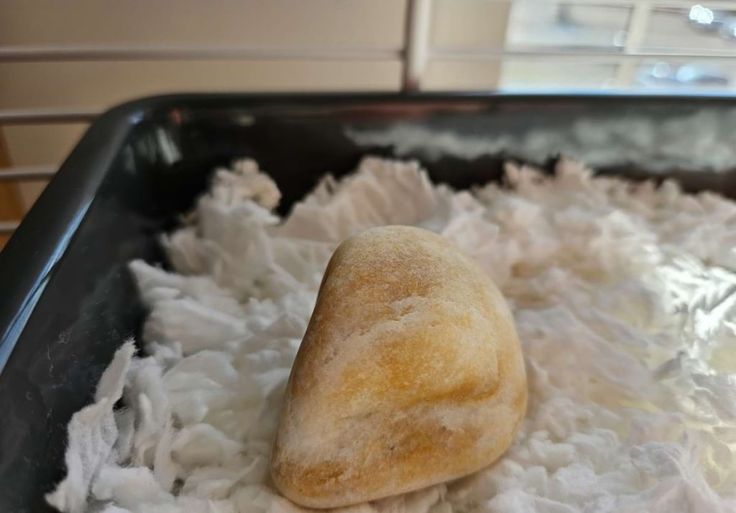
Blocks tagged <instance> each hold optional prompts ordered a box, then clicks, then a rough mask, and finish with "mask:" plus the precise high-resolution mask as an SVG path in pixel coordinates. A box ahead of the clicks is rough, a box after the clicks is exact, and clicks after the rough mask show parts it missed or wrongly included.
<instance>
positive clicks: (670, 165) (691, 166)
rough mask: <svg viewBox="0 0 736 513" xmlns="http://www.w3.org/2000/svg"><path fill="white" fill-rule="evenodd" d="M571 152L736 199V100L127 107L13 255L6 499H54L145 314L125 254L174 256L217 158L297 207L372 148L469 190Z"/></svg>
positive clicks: (340, 99)
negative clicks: (69, 433) (120, 353)
mask: <svg viewBox="0 0 736 513" xmlns="http://www.w3.org/2000/svg"><path fill="white" fill-rule="evenodd" d="M560 152H563V153H566V154H571V155H573V156H575V157H578V158H581V159H583V160H587V161H588V162H590V163H591V164H593V165H594V166H596V168H597V169H598V171H599V172H601V173H610V174H623V175H624V176H627V177H630V178H632V179H637V180H638V179H645V178H653V179H656V180H662V179H664V178H666V177H674V178H675V179H677V180H679V181H680V182H681V183H682V185H683V187H684V188H686V189H687V190H691V191H698V190H702V189H710V190H715V191H718V192H720V193H722V194H724V195H727V196H731V197H735V196H736V98H730V97H722V96H718V97H717V96H713V97H703V96H699V97H687V96H632V95H617V96H603V95H594V94H576V95H535V96H532V95H509V94H499V95H475V94H438V95H417V96H405V95H387V94H379V95H354V94H353V95H243V94H235V95H230V94H219V95H175V96H163V97H155V98H148V99H143V100H140V101H134V102H131V103H127V104H125V105H122V106H120V107H117V108H114V109H112V110H110V111H109V112H107V113H106V114H104V115H103V116H101V117H100V118H99V119H98V120H97V121H96V122H95V123H94V124H93V125H92V126H91V127H90V128H89V130H88V131H87V133H86V134H85V136H84V137H83V138H82V140H81V141H80V142H79V144H78V145H77V147H76V148H75V149H74V151H73V152H72V153H71V155H70V156H69V158H68V159H67V160H66V162H65V163H64V165H63V166H62V167H61V170H60V171H59V172H58V174H57V175H56V177H55V178H54V179H53V181H52V182H51V183H50V184H49V186H48V187H47V188H46V190H45V191H44V193H43V194H42V196H41V197H40V199H39V200H38V202H37V203H36V205H35V206H34V207H33V209H32V210H31V211H30V213H29V214H28V215H27V216H26V218H25V220H24V221H23V223H22V224H21V225H20V227H19V228H18V230H17V231H16V233H15V234H14V235H13V237H12V239H11V240H10V242H9V243H8V245H7V247H6V248H5V250H4V251H3V252H2V253H1V254H0V294H1V296H0V297H1V299H0V511H3V512H9V513H10V512H14V513H15V512H18V513H20V512H26V511H34V512H37V511H46V510H48V507H47V506H45V504H44V500H43V494H44V493H45V492H47V491H49V490H50V489H51V488H52V486H53V484H54V483H55V482H56V481H58V480H59V479H60V478H62V477H63V474H64V467H63V456H64V446H65V436H66V424H67V422H68V421H69V419H70V417H71V415H72V413H74V412H75V411H76V410H78V409H80V408H81V407H83V406H84V405H85V404H87V403H89V402H90V400H91V398H92V394H93V390H94V386H95V384H96V382H97V380H98V378H99V377H100V374H101V373H102V371H103V369H104V368H105V366H106V365H107V363H108V362H109V360H110V359H111V356H112V354H113V352H114V350H115V349H116V347H117V346H118V345H119V344H120V343H121V342H122V340H123V339H124V338H126V337H129V336H137V335H138V334H139V332H140V328H141V324H142V320H143V318H144V315H145V312H144V310H143V308H142V306H141V304H140V302H139V300H138V297H137V295H136V291H135V289H134V287H133V283H132V281H131V279H130V277H129V276H128V274H127V272H126V268H125V265H126V262H128V261H130V260H131V259H134V258H143V259H146V260H148V261H153V262H161V263H162V264H163V265H166V264H165V262H164V258H163V254H162V252H161V249H160V248H159V244H158V243H157V240H158V239H157V234H159V233H160V232H161V231H163V230H167V229H170V228H172V227H173V226H175V225H176V223H177V220H178V218H179V217H178V216H179V215H180V214H181V213H183V212H185V211H186V210H187V209H188V208H190V207H191V206H192V204H193V201H194V199H195V198H196V196H197V195H198V194H199V193H201V192H202V191H203V190H204V189H205V187H206V184H207V180H208V175H209V173H210V172H211V170H212V169H213V168H214V167H215V166H216V165H221V164H227V163H229V162H230V161H231V160H233V159H234V158H236V157H242V156H250V157H253V158H255V159H256V160H257V161H258V162H259V164H260V165H261V167H262V168H263V169H265V170H267V171H268V172H269V173H270V174H271V175H272V176H273V178H274V179H275V181H276V182H277V183H278V185H279V187H280V188H281V190H282V192H283V200H282V204H281V206H280V209H281V210H282V211H283V212H286V211H288V209H289V208H290V206H291V205H292V204H293V203H294V201H296V200H298V199H299V198H301V197H303V196H304V195H305V193H307V192H308V191H309V190H310V188H311V187H312V186H314V185H315V184H316V182H317V180H318V178H319V177H320V176H321V175H323V174H325V173H327V172H330V173H333V174H336V175H341V174H345V173H348V172H350V171H351V170H352V169H353V167H354V166H355V165H356V164H357V162H358V161H359V159H360V158H361V156H363V155H365V154H368V153H372V154H379V155H385V156H396V157H400V158H416V159H419V160H420V161H421V162H422V163H423V164H424V166H425V167H426V168H427V169H428V171H429V173H430V174H431V176H432V178H433V179H434V180H435V181H439V182H446V183H449V184H450V185H452V186H454V187H457V188H463V187H469V186H472V185H473V184H476V183H483V182H486V181H488V180H497V179H499V178H500V177H501V175H502V170H503V162H504V161H505V160H507V159H514V160H519V161H527V162H531V163H535V164H538V165H540V166H543V167H545V168H547V169H551V166H552V164H553V163H554V161H555V159H557V158H558V156H559V154H560Z"/></svg>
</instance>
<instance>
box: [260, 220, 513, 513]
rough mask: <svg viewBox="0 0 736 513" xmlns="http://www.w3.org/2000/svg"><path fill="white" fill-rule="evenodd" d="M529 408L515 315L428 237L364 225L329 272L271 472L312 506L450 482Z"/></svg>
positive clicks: (498, 446) (492, 453) (497, 451)
mask: <svg viewBox="0 0 736 513" xmlns="http://www.w3.org/2000/svg"><path fill="white" fill-rule="evenodd" d="M526 400H527V385H526V375H525V371H524V361H523V357H522V354H521V349H520V346H519V341H518V339H517V335H516V331H515V329H514V323H513V318H512V316H511V313H510V312H509V309H508V307H507V305H506V302H505V301H504V298H503V297H502V296H501V294H500V292H499V291H498V289H497V288H496V286H495V285H494V284H493V283H492V282H491V280H490V279H489V278H488V276H487V275H485V274H484V273H483V272H482V271H481V270H480V269H479V268H478V267H477V266H476V265H475V264H474V263H473V262H472V261H471V260H470V259H468V258H466V257H465V256H464V255H462V254H461V253H460V252H459V251H458V250H457V249H456V248H454V247H453V246H451V245H450V244H449V243H447V242H446V241H445V240H444V239H442V238H441V237H440V236H438V235H435V234H433V233H431V232H428V231H426V230H421V229H418V228H411V227H406V226H386V227H381V228H374V229H371V230H368V231H366V232H364V233H362V234H360V235H357V236H355V237H352V238H350V239H348V240H346V241H344V242H343V243H342V244H341V245H340V246H339V247H338V248H337V250H336V251H335V253H334V255H333V256H332V259H331V260H330V263H329V265H328V266H327V270H326V272H325V276H324V279H323V281H322V286H321V287H320V291H319V296H318V298H317V304H316V306H315V308H314V312H313V313H312V318H311V320H310V322H309V326H308V328H307V332H306V334H305V335H304V340H303V341H302V344H301V347H300V348H299V352H298V354H297V356H296V360H295V362H294V366H293V368H292V370H291V376H290V378H289V383H288V386H287V390H286V397H285V402H284V407H283V410H282V412H281V419H280V424H279V427H278V432H277V436H276V441H275V444H274V450H273V454H272V458H271V474H272V477H273V480H274V483H275V484H276V486H277V487H278V489H279V490H280V491H281V492H282V493H283V494H284V495H285V496H286V497H287V498H289V499H291V500H292V501H293V502H295V503H297V504H300V505H302V506H307V507H312V508H332V507H340V506H347V505H350V504H356V503H360V502H364V501H370V500H373V499H379V498H382V497H387V496H390V495H396V494H399V493H404V492H409V491H412V490H416V489H419V488H423V487H426V486H429V485H432V484H436V483H439V482H442V481H448V480H451V479H455V478H458V477H461V476H464V475H466V474H469V473H472V472H475V471H477V470H479V469H481V468H483V467H486V466H488V465H490V464H491V463H493V462H494V461H495V460H496V459H497V458H498V457H499V456H500V455H501V454H502V453H503V452H504V451H505V450H506V449H507V448H508V447H509V445H510V444H511V443H512V440H513V438H514V435H515V433H516V431H517V429H518V427H519V425H520V423H521V421H522V418H523V416H524V412H525V409H526Z"/></svg>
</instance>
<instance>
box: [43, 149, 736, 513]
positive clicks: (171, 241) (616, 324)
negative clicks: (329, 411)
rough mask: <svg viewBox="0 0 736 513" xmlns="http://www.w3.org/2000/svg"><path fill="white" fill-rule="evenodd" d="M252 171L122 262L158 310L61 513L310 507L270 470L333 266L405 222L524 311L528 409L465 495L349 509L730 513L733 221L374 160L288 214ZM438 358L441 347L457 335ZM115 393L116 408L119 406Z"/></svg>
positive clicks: (720, 203)
mask: <svg viewBox="0 0 736 513" xmlns="http://www.w3.org/2000/svg"><path fill="white" fill-rule="evenodd" d="M279 196H280V195H279V191H278V189H277V188H276V186H275V184H274V183H273V182H272V181H271V180H270V179H269V178H268V177H267V176H266V175H265V174H262V173H260V172H259V171H258V168H257V166H256V164H255V163H254V162H252V161H241V162H238V163H236V164H235V165H234V166H233V168H232V169H230V170H225V169H221V170H218V171H217V173H216V175H215V177H214V180H213V184H212V186H211V189H210V191H209V192H208V193H207V194H206V195H204V196H202V197H201V198H200V199H199V202H198V204H197V207H196V209H195V211H194V212H193V213H192V215H191V216H189V218H188V220H187V224H186V225H185V226H184V227H183V228H181V229H179V230H177V231H176V232H174V233H173V234H171V235H170V236H167V237H165V239H164V244H165V247H166V250H167V252H168V255H169V258H170V261H171V263H172V266H173V268H174V269H175V272H166V271H164V270H161V269H159V268H156V267H153V266H151V265H149V264H147V263H145V262H142V261H135V262H132V263H131V264H130V269H131V271H132V273H133V275H134V277H135V279H136V281H137V284H138V287H139V289H140V294H141V297H142V299H143V301H144V303H145V305H146V306H147V307H148V308H149V309H150V315H149V317H148V320H147V321H146V323H145V327H144V335H143V341H142V342H143V347H144V349H143V351H142V354H140V355H139V356H134V350H135V349H134V346H133V343H132V342H126V343H125V344H124V345H123V346H122V348H121V349H120V350H119V351H118V352H117V353H116V355H115V358H114V360H113V362H112V363H111V364H110V367H109V368H108V369H107V371H106V372H105V374H104V375H103V377H102V379H101V381H100V384H99V386H98V390H97V394H96V396H95V403H94V404H92V405H90V406H87V407H86V408H84V409H83V410H81V411H79V412H78V413H77V414H75V415H74V417H73V418H72V421H71V422H70V424H69V446H68V449H67V455H66V464H67V477H66V479H65V480H64V481H63V482H61V483H60V484H59V486H58V488H57V489H56V490H55V491H54V492H53V493H51V494H49V495H48V496H47V499H48V501H49V503H50V504H52V505H53V506H55V507H57V508H58V509H60V510H61V511H64V512H70V513H79V512H92V511H94V512H104V513H143V512H156V513H168V512H172V513H174V512H182V513H183V512H187V513H198V512H202V513H205V512H206V513H236V512H243V513H300V512H303V511H304V510H303V509H302V508H300V507H298V506H296V505H294V504H292V503H291V502H289V501H288V500H286V499H284V498H283V497H280V496H279V494H278V493H277V492H276V491H275V489H274V488H273V486H272V485H271V483H270V479H269V472H268V462H269V454H270V450H271V442H272V437H273V434H274V431H275V428H276V424H277V422H278V413H279V406H280V402H281V400H282V395H283V391H284V386H285V383H286V380H287V378H288V375H289V370H290V367H291V363H292V360H293V358H294V355H295V353H296V350H297V348H298V346H299V343H300V340H301V337H302V335H303V334H304V331H305V329H306V325H307V321H308V319H309V316H310V314H311V311H312V308H313V306H314V302H315V299H316V294H317V290H318V288H319V283H320V279H321V277H322V273H323V270H324V268H325V266H326V263H327V260H328V259H329V256H330V255H331V253H332V251H333V250H334V249H335V247H336V246H337V244H338V243H339V242H340V241H341V240H342V239H344V238H345V237H347V236H349V235H351V234H354V233H357V232H359V231H361V230H364V229H366V228H369V227H371V226H377V225H384V224H412V225H418V226H422V227H425V228H428V229H430V230H433V231H436V232H438V233H440V234H442V235H443V236H444V237H446V238H447V239H449V240H450V241H452V242H453V243H454V244H456V245H457V246H458V247H459V248H460V249H461V250H463V251H465V252H466V253H467V254H468V255H470V256H471V257H472V258H474V259H475V260H476V261H477V262H478V263H479V264H480V266H481V267H482V268H483V269H484V270H485V271H487V272H488V273H489V274H490V275H491V276H492V277H493V279H494V280H495V281H496V283H497V284H498V285H499V287H501V289H502V290H503V292H504V294H505V296H506V297H507V298H508V300H509V302H510V304H511V307H512V309H513V311H514V315H515V319H516V323H517V327H518V331H519V335H520V338H521V340H522V344H523V350H524V354H525V358H526V362H527V368H528V374H529V386H530V402H529V409H528V413H527V417H526V420H525V422H524V424H523V427H522V430H521V432H520V434H519V436H518V439H517V441H516V443H515V444H514V445H513V446H512V448H511V449H510V450H509V451H508V453H507V454H506V455H505V456H504V457H503V458H502V459H501V460H500V461H499V462H498V463H497V464H495V465H493V466H491V467H490V468H488V469H486V470H483V471H481V472H479V473H477V474H476V475H473V476H470V477H468V478H465V479H462V480H460V481H458V482H454V483H449V484H443V485H439V486H434V487H431V488H429V489H426V490H421V491H418V492H415V493H411V494H406V495H402V496H397V497H393V498H389V499H385V500H381V501H376V502H373V503H370V504H361V505H358V506H353V507H349V508H343V509H342V513H532V512H549V513H573V512H585V513H608V512H610V513H640V512H652V513H673V512H702V513H726V512H733V511H736V273H735V272H734V271H736V249H735V248H736V204H735V203H733V202H731V201H728V200H726V199H723V198H721V197H719V196H717V195H715V194H711V193H702V194H698V195H687V194H683V193H682V192H681V191H680V190H679V189H678V187H677V186H676V185H675V184H674V183H672V182H665V183H664V184H663V185H662V186H661V187H658V188H657V187H655V186H654V185H652V184H651V183H642V184H638V185H634V184H631V183H627V182H625V181H622V180H618V179H615V178H601V177H593V176H592V174H591V173H590V172H589V171H587V170H586V169H584V168H583V167H581V166H580V165H579V164H577V163H574V162H571V161H562V162H561V163H560V164H559V166H558V169H557V170H556V174H555V176H554V177H545V176H543V175H542V174H541V173H540V172H538V171H536V170H534V169H530V168H525V167H521V168H520V167H516V166H513V165H510V166H508V169H507V173H506V184H505V186H503V187H501V186H498V185H496V184H488V185H486V186H484V187H482V188H479V189H477V190H474V191H470V192H468V191H453V190H452V189H450V188H449V187H447V186H444V185H433V184H432V183H431V182H430V180H429V179H428V177H427V175H426V173H425V172H424V171H423V170H422V169H421V167H420V166H419V165H418V164H416V163H411V162H410V163H404V162H395V161H387V160H380V159H377V158H366V159H365V160H364V161H363V162H362V163H361V164H360V166H359V168H358V169H357V171H356V173H355V174H353V175H352V176H349V177H347V178H345V179H342V180H340V181H336V180H334V179H332V178H330V177H327V178H325V179H324V180H323V181H322V183H321V184H320V185H319V186H318V187H317V189H316V190H315V191H314V192H313V193H312V194H310V195H309V196H308V197H307V198H306V199H305V200H304V201H302V202H301V203H299V204H298V205H296V206H295V208H294V209H293V211H292V213H291V214H290V215H289V216H288V217H287V218H285V219H280V218H279V217H278V216H277V215H276V214H275V213H274V212H273V208H274V207H275V206H276V204H277V203H278V201H279ZM448 343H451V341H448ZM121 398H122V403H123V404H124V407H123V408H118V409H113V406H114V405H115V403H116V402H118V401H119V400H120V399H121Z"/></svg>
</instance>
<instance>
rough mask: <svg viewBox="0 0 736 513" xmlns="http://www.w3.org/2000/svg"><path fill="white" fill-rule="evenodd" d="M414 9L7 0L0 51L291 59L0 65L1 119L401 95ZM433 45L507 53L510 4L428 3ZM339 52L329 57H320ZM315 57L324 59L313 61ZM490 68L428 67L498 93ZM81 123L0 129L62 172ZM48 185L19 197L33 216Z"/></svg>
mask: <svg viewBox="0 0 736 513" xmlns="http://www.w3.org/2000/svg"><path fill="white" fill-rule="evenodd" d="M406 2H407V0H308V1H302V0H268V1H266V0H208V1H202V0H156V1H150V0H64V1H59V0H2V1H0V48H6V49H7V48H15V49H33V48H35V49H47V48H50V49H54V48H55V49H59V48H62V49H63V48H70V49H80V48H81V49H90V50H97V51H103V50H105V49H121V48H123V49H129V50H130V49H132V50H135V49H145V48H157V49H166V50H171V51H174V52H176V51H186V50H188V49H193V48H194V49H209V50H217V49H218V48H219V49H228V50H230V51H232V50H234V49H265V50H268V51H270V52H275V53H283V54H284V55H285V54H294V55H295V57H294V58H290V59H286V58H283V57H281V58H272V59H253V58H250V59H248V58H225V59H223V58H221V59H210V58H204V57H200V58H189V59H187V60H181V59H179V58H168V59H166V60H163V59H156V60H152V59H143V58H136V57H135V56H134V57H129V58H127V59H109V58H108V59H105V60H102V59H101V58H98V59H96V60H95V59H88V60H68V61H64V60H53V61H52V60H47V61H40V62H39V61H34V62H28V61H22V62H21V61H16V62H0V110H2V109H17V108H24V109H36V108H50V107H53V108H57V107H62V108H84V109H96V110H104V109H106V108H108V107H109V106H111V105H113V104H116V103H119V102H122V101H125V100H128V99H132V98H136V97H140V96H144V95H151V94H158V93H168V92H185V91H189V92H192V91H357V90H363V91H365V90H373V91H377V90H381V91H398V90H399V89H400V87H401V80H402V62H401V58H400V51H401V50H402V48H403V45H404V39H405V27H406V12H407V5H406ZM432 14H433V17H432V26H431V42H430V46H431V47H436V48H451V49H453V48H471V49H472V48H487V47H489V46H499V47H500V46H502V44H503V39H504V35H505V23H506V17H507V16H508V2H503V1H499V0H495V1H494V0H433V5H432ZM335 51H337V52H339V53H340V54H341V55H335V56H334V57H333V58H329V57H328V56H326V55H325V52H327V53H330V52H335ZM317 54H319V56H317ZM497 76H498V66H496V65H494V64H493V63H488V62H485V63H468V62H444V61H442V60H441V59H435V60H430V61H429V62H428V65H427V67H426V69H425V72H424V75H423V83H424V86H425V88H427V89H463V88H465V89H467V88H480V89H485V88H488V87H493V85H494V84H495V83H496V79H497ZM84 129H85V125H80V124H73V125H40V126H36V125H29V126H6V127H0V130H1V132H0V135H1V136H4V138H5V139H6V141H7V146H8V150H9V154H10V160H11V162H12V164H13V165H16V166H23V165H42V164H54V165H58V164H59V163H60V162H61V161H62V160H63V158H64V157H65V156H66V154H67V153H68V152H69V150H70V149H71V148H72V147H73V146H74V144H75V143H76V141H77V140H78V138H79V136H80V135H81V134H82V133H83V131H84ZM41 188H42V184H37V185H31V184H24V185H23V186H22V187H21V190H22V192H23V200H24V203H25V205H26V206H29V205H30V204H32V202H33V201H34V199H35V197H36V196H37V194H38V192H39V191H40V190H41Z"/></svg>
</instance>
